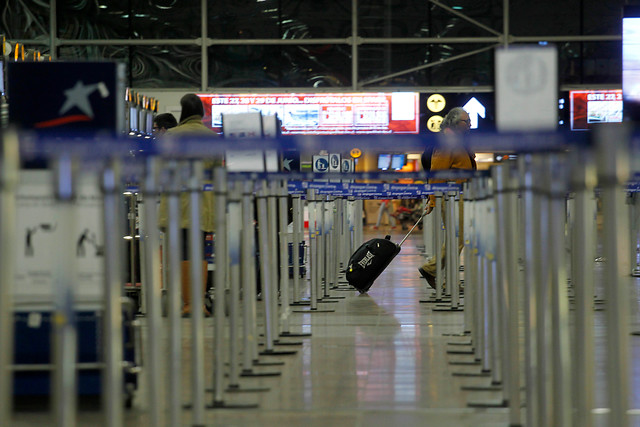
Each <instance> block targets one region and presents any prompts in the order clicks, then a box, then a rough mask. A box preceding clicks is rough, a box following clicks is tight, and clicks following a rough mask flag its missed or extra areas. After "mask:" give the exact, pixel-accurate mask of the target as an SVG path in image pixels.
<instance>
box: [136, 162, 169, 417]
mask: <svg viewBox="0 0 640 427" xmlns="http://www.w3.org/2000/svg"><path fill="white" fill-rule="evenodd" d="M159 173H160V160H159V159H158V158H156V157H149V158H147V160H146V164H145V171H144V187H143V194H144V210H143V216H144V226H145V227H144V230H145V232H144V234H142V233H141V234H140V239H141V245H140V246H141V247H142V246H144V266H145V268H144V281H143V283H142V287H143V288H144V292H145V302H146V318H147V325H148V335H147V352H146V355H147V360H146V363H145V364H146V367H147V368H146V377H147V396H148V405H149V423H150V424H151V425H157V426H160V425H163V421H162V420H163V417H162V412H163V410H164V405H163V403H162V402H161V400H162V398H161V392H162V390H165V387H164V384H163V383H164V381H163V378H164V375H163V374H162V372H163V370H164V366H163V357H162V355H163V351H162V328H161V325H160V321H161V312H160V311H161V307H160V306H161V289H160V286H159V284H160V254H159V236H158V212H157V202H158V192H159V186H158V178H159Z"/></svg>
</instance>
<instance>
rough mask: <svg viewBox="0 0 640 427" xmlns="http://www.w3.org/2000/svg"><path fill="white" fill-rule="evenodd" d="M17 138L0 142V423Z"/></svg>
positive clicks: (7, 376)
mask: <svg viewBox="0 0 640 427" xmlns="http://www.w3.org/2000/svg"><path fill="white" fill-rule="evenodd" d="M18 145H19V142H18V135H17V133H15V132H14V131H5V132H4V135H3V137H2V139H1V141H0V150H1V152H0V348H2V351H0V420H5V422H6V423H7V425H10V424H11V418H12V416H11V413H12V408H11V407H12V404H13V373H12V372H11V365H12V364H13V363H14V360H13V354H14V342H13V339H14V319H13V282H14V277H15V276H14V275H15V264H16V259H15V258H16V256H15V251H14V250H13V245H14V244H15V242H16V241H17V236H16V189H17V186H18V172H19V167H20V160H19V150H18Z"/></svg>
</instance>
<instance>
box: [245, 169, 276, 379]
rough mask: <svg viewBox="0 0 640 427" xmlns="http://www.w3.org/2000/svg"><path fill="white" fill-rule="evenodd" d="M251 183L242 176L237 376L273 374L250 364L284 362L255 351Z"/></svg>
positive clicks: (254, 280) (253, 233)
mask: <svg viewBox="0 0 640 427" xmlns="http://www.w3.org/2000/svg"><path fill="white" fill-rule="evenodd" d="M254 185H255V182H254V181H252V180H245V181H244V186H243V193H242V224H243V227H242V232H241V233H242V260H241V262H242V299H243V306H242V307H243V325H242V326H243V331H244V332H243V343H244V345H243V353H242V361H243V362H242V372H241V373H240V376H241V377H275V376H279V375H281V373H280V372H277V371H276V372H256V371H254V370H253V367H254V366H265V365H268V366H276V365H283V364H284V362H261V361H260V360H259V354H258V325H257V307H256V306H257V303H256V299H257V289H256V276H257V275H256V261H257V259H256V246H255V241H256V235H255V233H256V228H255V225H254V215H253V212H254V204H255V203H254V197H253V196H254V193H253V191H254Z"/></svg>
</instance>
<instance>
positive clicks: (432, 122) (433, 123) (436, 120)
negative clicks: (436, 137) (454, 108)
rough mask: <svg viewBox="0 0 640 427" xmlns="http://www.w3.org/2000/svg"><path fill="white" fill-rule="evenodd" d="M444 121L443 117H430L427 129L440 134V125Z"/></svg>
mask: <svg viewBox="0 0 640 427" xmlns="http://www.w3.org/2000/svg"><path fill="white" fill-rule="evenodd" d="M442 120H443V117H442V116H438V115H437V114H436V115H435V116H431V117H429V120H427V128H428V129H429V130H430V131H431V132H440V123H442Z"/></svg>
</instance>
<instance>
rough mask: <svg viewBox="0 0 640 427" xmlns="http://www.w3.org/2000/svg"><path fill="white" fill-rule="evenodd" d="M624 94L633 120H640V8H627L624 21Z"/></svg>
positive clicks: (629, 115) (625, 103)
mask: <svg viewBox="0 0 640 427" xmlns="http://www.w3.org/2000/svg"><path fill="white" fill-rule="evenodd" d="M622 92H623V98H624V109H625V112H627V117H628V118H629V119H631V120H635V121H638V120H640V6H625V8H624V17H623V19H622Z"/></svg>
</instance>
